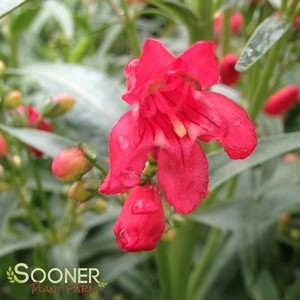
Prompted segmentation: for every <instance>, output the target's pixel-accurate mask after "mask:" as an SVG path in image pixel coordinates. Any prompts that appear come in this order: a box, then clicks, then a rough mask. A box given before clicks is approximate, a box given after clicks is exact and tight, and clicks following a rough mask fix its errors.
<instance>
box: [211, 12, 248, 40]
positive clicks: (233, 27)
mask: <svg viewBox="0 0 300 300" xmlns="http://www.w3.org/2000/svg"><path fill="white" fill-rule="evenodd" d="M223 17H224V16H223V14H219V15H218V16H217V18H216V19H215V22H214V33H215V37H216V38H218V36H219V35H220V32H221V28H222V22H223ZM243 23H244V16H243V15H242V14H241V13H240V12H235V13H233V14H232V15H231V17H230V20H229V27H230V31H231V34H232V35H238V34H239V33H240V32H241V30H242V27H243Z"/></svg>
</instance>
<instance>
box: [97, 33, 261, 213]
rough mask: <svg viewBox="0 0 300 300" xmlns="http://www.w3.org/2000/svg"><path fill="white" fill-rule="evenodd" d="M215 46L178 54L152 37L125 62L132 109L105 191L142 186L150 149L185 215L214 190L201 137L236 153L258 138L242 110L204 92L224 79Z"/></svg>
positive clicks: (243, 153) (119, 129) (118, 133)
mask: <svg viewBox="0 0 300 300" xmlns="http://www.w3.org/2000/svg"><path fill="white" fill-rule="evenodd" d="M214 47H215V44H214V43H213V42H197V43H195V44H194V45H193V46H191V47H190V48H188V49H187V50H186V51H185V52H184V53H183V54H181V55H180V56H178V57H177V58H176V57H174V56H173V55H172V54H171V53H170V52H169V51H168V50H167V49H166V48H165V47H164V46H163V45H162V44H161V43H160V42H159V41H156V40H153V39H149V40H147V41H146V43H145V45H144V48H143V53H142V55H141V57H140V59H135V60H132V61H130V62H129V63H128V64H127V65H126V67H125V76H126V77H127V92H126V93H125V94H124V95H123V96H122V98H123V100H124V101H126V102H127V103H128V104H130V105H131V106H133V109H132V110H130V111H128V112H127V113H125V114H124V115H123V116H122V117H121V118H120V120H119V121H118V123H117V124H116V125H115V126H114V128H113V129H112V131H111V133H110V139H109V150H110V172H109V174H108V176H107V177H106V178H105V179H104V181H103V183H102V184H101V186H100V188H99V192H100V193H107V194H116V193H123V192H125V191H127V190H128V189H129V188H131V187H134V186H136V185H138V184H139V182H140V177H141V173H142V171H143V169H144V167H145V162H146V160H147V154H148V153H150V154H151V156H152V157H153V158H154V159H155V160H156V162H157V168H158V169H157V174H156V176H157V181H158V184H159V186H160V188H161V189H162V191H163V193H164V196H165V198H166V200H167V202H168V203H169V204H170V205H172V206H173V207H174V209H175V210H176V211H177V212H182V213H184V214H187V213H190V212H191V211H193V210H194V209H195V208H196V207H197V206H198V204H199V203H200V202H201V200H202V199H203V198H204V197H205V196H206V193H207V189H208V170H207V169H208V163H207V159H206V156H205V153H204V151H203V150H202V148H201V146H200V144H199V143H198V141H197V138H199V139H200V140H202V141H205V142H208V141H210V140H213V139H214V140H216V141H217V142H219V143H220V144H221V145H222V146H223V147H224V149H225V151H226V152H227V154H228V156H229V157H230V158H232V159H243V158H245V157H247V156H248V155H250V154H251V153H252V151H253V150H254V148H255V146H256V143H257V139H256V134H255V131H254V124H253V122H252V121H251V120H250V119H249V118H248V116H247V114H246V112H245V111H244V109H243V108H241V107H240V106H238V105H237V104H235V103H234V102H233V101H232V100H230V99H228V98H226V97H225V96H223V95H221V94H218V93H214V92H206V91H205V89H207V88H209V87H210V86H212V85H214V84H216V83H218V81H219V74H218V61H217V58H216V56H215V54H214Z"/></svg>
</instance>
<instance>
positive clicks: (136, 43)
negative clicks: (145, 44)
mask: <svg viewBox="0 0 300 300" xmlns="http://www.w3.org/2000/svg"><path fill="white" fill-rule="evenodd" d="M121 4H122V7H123V9H124V16H125V20H124V21H123V23H124V27H125V30H126V33H127V36H128V39H129V42H130V44H131V48H132V51H133V54H134V56H135V57H140V54H141V46H140V40H139V37H138V33H137V29H136V27H135V20H134V18H135V17H134V16H133V17H131V16H130V15H129V12H128V4H127V2H126V0H121Z"/></svg>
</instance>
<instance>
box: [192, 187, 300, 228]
mask: <svg viewBox="0 0 300 300" xmlns="http://www.w3.org/2000/svg"><path fill="white" fill-rule="evenodd" d="M299 195H300V187H297V186H291V187H284V188H277V189H276V188H274V189H273V190H269V191H267V192H266V193H265V194H264V195H263V196H262V197H261V198H260V199H259V200H253V199H252V198H247V199H243V198H240V199H239V200H238V201H232V202H229V203H224V204H219V205H218V206H215V207H210V208H207V209H203V210H201V211H199V212H195V213H193V214H192V217H193V218H194V219H195V220H196V221H198V222H201V223H205V224H208V225H210V226H214V227H218V228H221V229H223V230H236V229H241V228H243V227H247V226H255V225H258V224H260V223H262V222H267V221H268V222H270V221H272V220H276V219H278V217H279V214H280V213H281V212H282V211H283V210H286V209H288V208H289V207H291V206H293V205H295V204H299V203H300V198H299Z"/></svg>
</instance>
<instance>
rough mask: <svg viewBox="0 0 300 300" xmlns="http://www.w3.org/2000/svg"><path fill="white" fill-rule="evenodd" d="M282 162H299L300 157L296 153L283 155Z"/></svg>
mask: <svg viewBox="0 0 300 300" xmlns="http://www.w3.org/2000/svg"><path fill="white" fill-rule="evenodd" d="M282 160H283V161H285V162H292V161H299V160H300V155H299V154H297V153H285V154H283V156H282Z"/></svg>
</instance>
